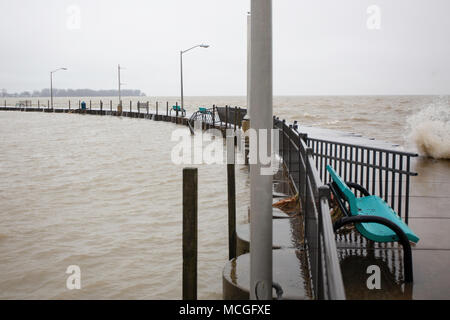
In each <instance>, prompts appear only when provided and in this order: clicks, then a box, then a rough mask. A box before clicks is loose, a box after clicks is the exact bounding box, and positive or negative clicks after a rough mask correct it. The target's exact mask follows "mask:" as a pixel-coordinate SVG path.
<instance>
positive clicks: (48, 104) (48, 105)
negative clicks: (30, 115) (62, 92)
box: [47, 100, 50, 109]
mask: <svg viewBox="0 0 450 320" xmlns="http://www.w3.org/2000/svg"><path fill="white" fill-rule="evenodd" d="M47 109H50V100H47Z"/></svg>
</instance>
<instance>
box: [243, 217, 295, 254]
mask: <svg viewBox="0 0 450 320" xmlns="http://www.w3.org/2000/svg"><path fill="white" fill-rule="evenodd" d="M298 218H299V217H298V216H294V217H292V218H290V219H274V220H273V224H272V225H273V227H272V228H273V229H272V230H273V245H272V248H273V249H281V248H300V247H301V240H300V239H299V235H298V234H295V230H298V228H296V227H295V225H298V223H299V219H298ZM248 252H250V224H243V225H239V226H237V227H236V254H237V255H238V256H239V255H242V254H245V253H248Z"/></svg>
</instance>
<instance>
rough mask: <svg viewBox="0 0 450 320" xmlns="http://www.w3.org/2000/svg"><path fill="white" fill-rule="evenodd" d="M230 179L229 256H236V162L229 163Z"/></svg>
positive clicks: (228, 176) (228, 179)
mask: <svg viewBox="0 0 450 320" xmlns="http://www.w3.org/2000/svg"><path fill="white" fill-rule="evenodd" d="M227 181H228V258H229V260H231V259H234V258H236V180H235V169H234V163H228V164H227Z"/></svg>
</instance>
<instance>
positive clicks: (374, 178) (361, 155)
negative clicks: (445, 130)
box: [303, 135, 418, 223]
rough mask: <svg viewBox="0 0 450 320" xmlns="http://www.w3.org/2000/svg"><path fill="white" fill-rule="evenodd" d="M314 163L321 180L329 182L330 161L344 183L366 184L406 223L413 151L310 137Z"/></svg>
mask: <svg viewBox="0 0 450 320" xmlns="http://www.w3.org/2000/svg"><path fill="white" fill-rule="evenodd" d="M303 139H304V140H305V141H306V144H307V145H308V147H310V148H312V155H313V156H314V157H315V166H316V168H317V170H318V171H319V176H320V179H321V180H322V181H323V182H324V183H328V182H330V181H331V177H330V175H329V173H328V171H327V170H326V166H327V165H328V164H329V165H330V166H332V167H333V168H334V169H335V171H336V172H337V173H338V174H339V175H340V176H341V177H342V178H343V179H344V181H347V182H355V183H358V184H360V185H361V186H363V187H365V188H366V189H367V191H369V193H370V194H373V195H378V196H379V197H380V198H383V199H384V200H385V201H386V202H387V203H388V204H389V205H390V206H391V207H392V209H394V210H395V211H396V212H397V213H398V215H399V216H400V217H403V218H404V220H405V223H408V213H409V191H410V190H409V189H410V177H411V176H416V175H417V173H415V172H412V171H411V170H410V169H411V158H413V157H417V156H418V155H417V154H415V153H409V152H403V151H396V150H387V149H381V148H373V147H368V146H362V145H355V144H350V143H342V142H336V141H329V140H322V139H315V138H309V137H307V136H306V135H303Z"/></svg>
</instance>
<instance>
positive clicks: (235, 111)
mask: <svg viewBox="0 0 450 320" xmlns="http://www.w3.org/2000/svg"><path fill="white" fill-rule="evenodd" d="M237 122H238V118H237V107H234V132H236V127H237Z"/></svg>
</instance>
